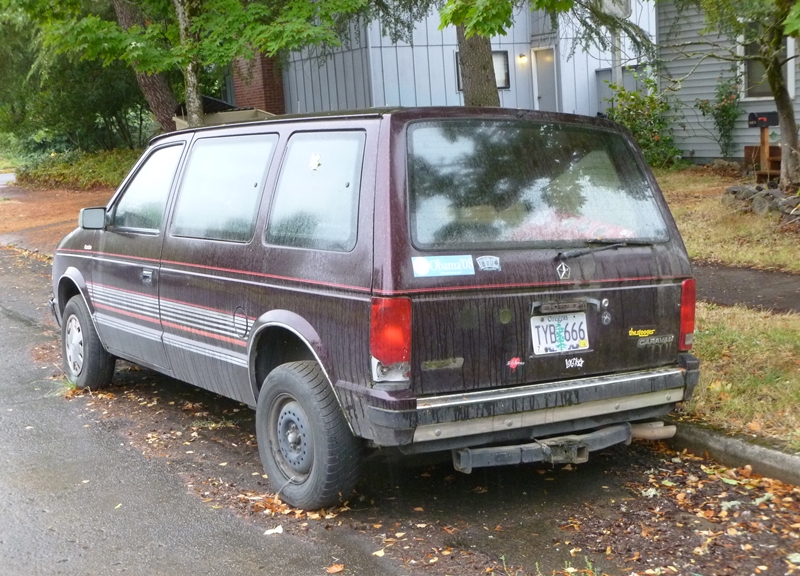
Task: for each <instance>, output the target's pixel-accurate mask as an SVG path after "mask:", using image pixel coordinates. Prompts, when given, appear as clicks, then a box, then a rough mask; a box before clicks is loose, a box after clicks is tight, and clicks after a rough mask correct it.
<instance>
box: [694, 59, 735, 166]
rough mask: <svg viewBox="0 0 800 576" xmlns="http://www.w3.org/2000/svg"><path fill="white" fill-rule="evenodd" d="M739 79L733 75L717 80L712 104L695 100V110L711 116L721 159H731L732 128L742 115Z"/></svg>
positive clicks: (708, 101) (707, 101)
mask: <svg viewBox="0 0 800 576" xmlns="http://www.w3.org/2000/svg"><path fill="white" fill-rule="evenodd" d="M740 97H741V95H740V93H739V77H738V75H736V74H735V71H734V75H733V76H732V77H730V78H722V77H720V78H718V79H717V91H716V99H715V100H714V102H711V101H710V100H697V102H696V103H695V108H697V109H698V110H700V113H701V114H702V115H703V116H711V118H712V120H713V121H714V127H715V128H716V129H717V137H716V138H715V139H716V141H717V143H718V144H719V150H720V152H721V153H722V157H723V158H730V157H731V149H732V148H733V128H734V127H735V125H736V120H737V119H738V118H739V116H741V115H742V109H741V107H740V106H739V99H740Z"/></svg>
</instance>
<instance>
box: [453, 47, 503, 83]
mask: <svg viewBox="0 0 800 576" xmlns="http://www.w3.org/2000/svg"><path fill="white" fill-rule="evenodd" d="M455 54H456V90H457V91H458V92H463V91H464V87H463V86H462V85H461V60H460V57H459V55H458V50H456V52H455ZM498 54H502V55H505V65H506V84H504V85H500V84H499V83H498V78H497V69H496V68H495V74H494V81H495V85H496V87H497V89H498V90H511V60H510V56H509V55H508V50H494V49H492V66H494V65H495V60H494V57H495V56H496V55H498Z"/></svg>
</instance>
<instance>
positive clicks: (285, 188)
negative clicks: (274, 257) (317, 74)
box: [266, 132, 365, 252]
mask: <svg viewBox="0 0 800 576" xmlns="http://www.w3.org/2000/svg"><path fill="white" fill-rule="evenodd" d="M364 138H365V137H364V133H363V132H302V133H298V134H294V135H293V136H292V137H291V139H290V140H289V144H288V146H287V149H286V157H285V159H284V162H283V166H282V167H281V174H280V177H279V180H278V186H277V189H276V190H275V199H274V201H273V204H272V210H271V212H270V217H269V224H268V226H267V235H266V240H267V242H269V243H270V244H279V245H282V246H294V247H297V248H314V249H318V250H334V251H340V252H348V251H350V250H352V249H353V248H354V247H355V245H356V236H357V220H358V198H359V189H360V185H361V165H362V160H363V156H364Z"/></svg>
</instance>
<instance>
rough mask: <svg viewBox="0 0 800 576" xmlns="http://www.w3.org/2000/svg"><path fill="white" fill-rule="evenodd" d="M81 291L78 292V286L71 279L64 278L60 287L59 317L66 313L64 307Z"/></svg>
mask: <svg viewBox="0 0 800 576" xmlns="http://www.w3.org/2000/svg"><path fill="white" fill-rule="evenodd" d="M80 293H81V291H80V290H78V286H77V284H75V282H73V281H72V280H71V279H69V278H63V279H62V280H61V283H60V284H59V285H58V314H59V316H60V315H61V314H62V313H63V312H64V307H65V306H66V305H67V302H69V301H70V299H71V298H72V297H73V296H77V295H78V294H80Z"/></svg>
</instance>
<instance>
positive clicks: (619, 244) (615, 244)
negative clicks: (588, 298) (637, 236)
mask: <svg viewBox="0 0 800 576" xmlns="http://www.w3.org/2000/svg"><path fill="white" fill-rule="evenodd" d="M586 243H587V244H602V246H598V247H596V248H576V249H575V250H567V251H566V252H559V253H558V255H557V256H556V260H567V259H569V258H575V257H576V256H583V255H584V254H592V253H593V252H602V251H603V250H612V249H616V248H624V247H625V246H649V245H650V244H652V242H649V241H647V240H606V239H604V238H589V239H588V240H586Z"/></svg>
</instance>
